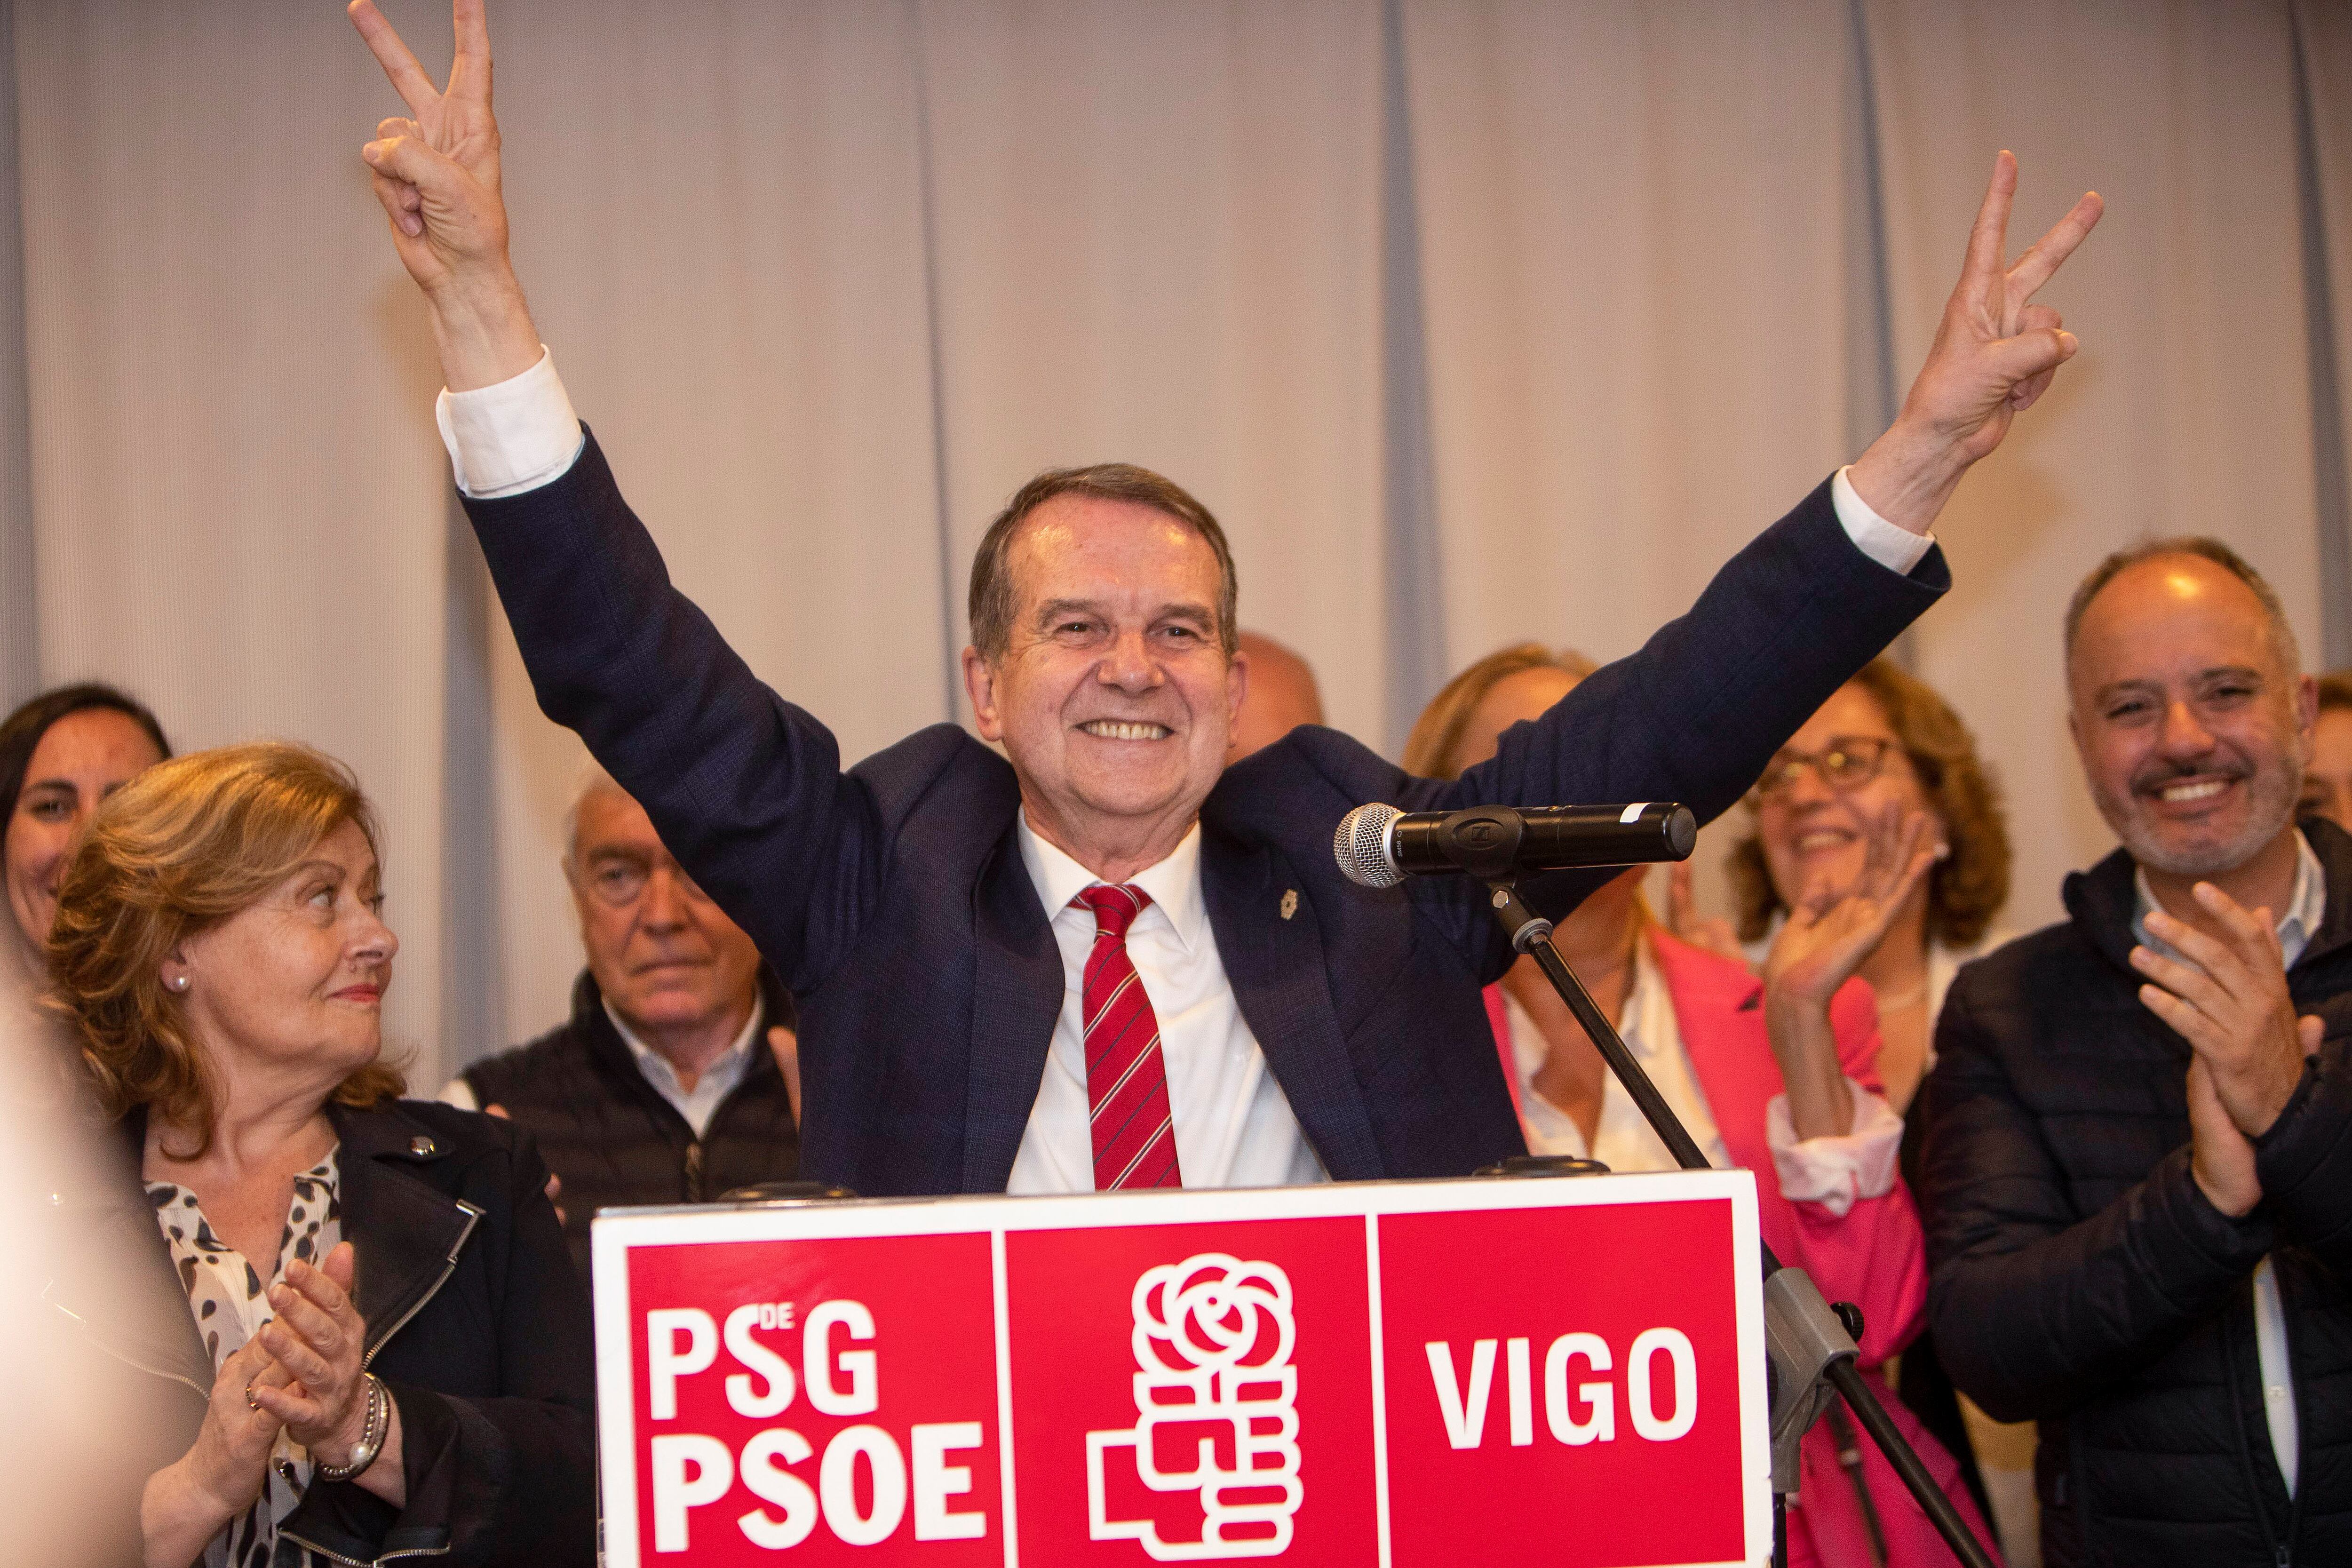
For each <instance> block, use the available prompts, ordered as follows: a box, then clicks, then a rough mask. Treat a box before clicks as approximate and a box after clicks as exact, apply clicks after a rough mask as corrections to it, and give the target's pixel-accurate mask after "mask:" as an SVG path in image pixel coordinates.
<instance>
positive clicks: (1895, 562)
mask: <svg viewBox="0 0 2352 1568" xmlns="http://www.w3.org/2000/svg"><path fill="white" fill-rule="evenodd" d="M469 395H470V394H469ZM443 396H445V397H446V396H447V394H446V393H444V394H443ZM1830 504H1831V505H1832V506H1833V507H1835V508H1837V515H1838V521H1840V522H1842V523H1843V524H1844V525H1845V536H1846V537H1847V538H1848V539H1851V540H1853V547H1854V548H1855V549H1856V550H1859V551H1861V552H1863V553H1864V555H1867V556H1869V557H1870V558H1871V559H1872V560H1873V561H1875V562H1877V563H1879V564H1880V565H1881V566H1884V567H1885V568H1886V569H1887V570H1888V571H1889V572H1894V573H1897V574H1901V575H1903V576H1906V577H1908V576H1909V575H1911V568H1913V567H1914V566H1916V565H1918V564H1919V562H1920V558H1921V557H1923V556H1925V555H1926V554H1927V549H1928V547H1929V546H1930V545H1932V544H1934V543H1935V542H1936V536H1935V535H1934V534H1932V533H1914V532H1912V531H1910V530H1909V529H1907V528H1897V527H1895V525H1894V524H1893V523H1891V522H1889V521H1886V520H1885V518H1883V517H1881V516H1879V515H1878V513H1877V512H1875V511H1874V510H1871V505H1870V503H1869V502H1868V501H1866V500H1863V499H1862V492H1861V491H1859V490H1857V489H1854V488H1853V480H1852V479H1848V478H1846V470H1845V469H1844V468H1840V469H1839V470H1838V471H1837V478H1835V479H1832V480H1831V481H1830Z"/></svg>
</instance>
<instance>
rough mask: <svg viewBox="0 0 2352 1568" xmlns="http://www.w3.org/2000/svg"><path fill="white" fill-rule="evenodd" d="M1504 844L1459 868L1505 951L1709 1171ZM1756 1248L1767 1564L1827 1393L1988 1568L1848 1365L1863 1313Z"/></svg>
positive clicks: (1951, 1540) (1782, 1540)
mask: <svg viewBox="0 0 2352 1568" xmlns="http://www.w3.org/2000/svg"><path fill="white" fill-rule="evenodd" d="M1507 837H1508V838H1509V840H1510V842H1509V843H1508V844H1507V845H1502V844H1497V845H1495V846H1493V847H1491V848H1490V849H1488V850H1487V851H1486V853H1483V854H1478V855H1475V856H1471V855H1465V856H1464V857H1463V858H1464V859H1465V860H1469V859H1474V858H1475V859H1477V860H1480V861H1483V862H1484V864H1480V865H1466V864H1465V866H1464V869H1465V870H1466V871H1468V872H1470V874H1471V875H1473V876H1475V877H1477V878H1478V879H1480V880H1481V881H1483V882H1485V883H1486V886H1487V887H1488V889H1491V890H1492V892H1493V894H1494V910H1495V918H1496V920H1497V921H1500V922H1501V923H1502V927H1503V930H1504V931H1505V932H1506V933H1507V934H1508V936H1509V937H1510V939H1511V946H1512V947H1513V948H1514V949H1515V950H1517V952H1523V953H1526V954H1528V956H1529V957H1531V958H1533V959H1534V960H1535V961H1536V964H1537V966H1538V968H1540V969H1541V970H1542V971H1543V972H1544V977H1545V978H1546V979H1548V980H1549V981H1550V982H1551V984H1552V989H1553V990H1555V991H1557V992H1559V996H1560V1000H1561V1001H1563V1002H1565V1003H1567V1004H1568V1010H1569V1011H1570V1013H1573V1014H1574V1015H1576V1021H1577V1022H1578V1023H1579V1024H1580V1025H1582V1026H1583V1028H1584V1034H1585V1037H1586V1038H1587V1039H1589V1040H1591V1042H1592V1043H1593V1045H1594V1046H1596V1047H1599V1049H1600V1051H1601V1059H1602V1060H1604V1061H1606V1062H1607V1063H1608V1064H1609V1070H1610V1071H1611V1072H1612V1073H1614V1074H1616V1075H1617V1081H1618V1082H1619V1083H1622V1084H1623V1085H1624V1086H1625V1092H1626V1093H1627V1094H1628V1095H1630V1096H1632V1097H1633V1103H1634V1104H1635V1105H1636V1106H1638V1107H1640V1108H1641V1111H1642V1115H1643V1118H1644V1119H1645V1120H1646V1121H1648V1122H1649V1124H1650V1126H1651V1128H1652V1129H1653V1130H1654V1131H1656V1133H1657V1135H1658V1138H1659V1141H1660V1142H1663V1143H1664V1144H1665V1146H1666V1150H1667V1152H1669V1153H1671V1154H1673V1155H1674V1157H1675V1163H1676V1164H1678V1165H1680V1166H1681V1167H1682V1168H1683V1169H1685V1170H1686V1171H1705V1170H1709V1169H1711V1168H1712V1167H1710V1166H1709V1165H1708V1164H1707V1161H1706V1155H1705V1154H1704V1153H1702V1152H1700V1151H1699V1146H1698V1144H1697V1142H1696V1141H1694V1140H1693V1139H1692V1137H1691V1135H1690V1131H1689V1130H1688V1129H1686V1128H1685V1127H1684V1126H1683V1124H1682V1121H1681V1119H1680V1118H1679V1117H1677V1116H1675V1112H1674V1108H1673V1107H1672V1106H1669V1105H1668V1104H1667V1103H1666V1099H1665V1096H1664V1095H1662V1094H1660V1093H1659V1092H1658V1086H1657V1085H1656V1084H1654V1083H1652V1082H1651V1081H1650V1075H1649V1074H1648V1073H1646V1072H1644V1071H1643V1070H1642V1064H1641V1063H1640V1062H1638V1061H1636V1060H1634V1059H1633V1052H1632V1051H1630V1050H1628V1049H1626V1047H1625V1042H1624V1040H1623V1038H1622V1037H1620V1036H1619V1035H1618V1033H1617V1030H1616V1027H1615V1026H1613V1025H1612V1024H1611V1023H1610V1022H1609V1019H1608V1016H1607V1015H1605V1014H1603V1013H1602V1012H1601V1009H1600V1007H1599V1006H1598V1005H1595V1004H1594V1002H1593V1000H1592V997H1591V994H1590V993H1589V992H1587V991H1586V990H1585V989H1584V983H1583V982H1582V981H1580V980H1579V979H1578V978H1577V977H1576V972H1575V971H1574V970H1571V969H1570V968H1569V966H1568V961H1567V960H1566V959H1564V958H1562V957H1560V955H1559V949H1558V948H1556V947H1554V946H1553V945H1552V942H1551V931H1552V924H1551V921H1548V920H1546V919H1544V918H1543V917H1542V916H1541V915H1538V914H1537V913H1536V912H1535V911H1534V910H1531V909H1529V908H1528V906H1527V905H1526V904H1525V903H1524V902H1522V901H1521V900H1520V898H1519V895H1518V889H1517V884H1516V881H1515V879H1514V874H1513V870H1514V868H1513V862H1514V859H1515V858H1516V855H1517V848H1518V846H1517V835H1515V834H1513V835H1507ZM1757 1246H1758V1247H1759V1250H1760V1251H1761V1252H1762V1253H1763V1255H1764V1337H1765V1342H1766V1352H1767V1358H1768V1365H1769V1371H1770V1373H1771V1374H1772V1376H1771V1383H1772V1385H1773V1386H1772V1389H1771V1392H1770V1403H1771V1406H1772V1493H1773V1496H1772V1558H1773V1561H1774V1562H1775V1563H1780V1564H1783V1565H1785V1564H1786V1563H1787V1562H1788V1560H1789V1537H1788V1515H1787V1512H1786V1505H1787V1499H1788V1496H1789V1494H1790V1493H1791V1492H1794V1491H1795V1490H1796V1489H1797V1451H1798V1445H1799V1443H1800V1442H1801V1440H1802V1438H1803V1437H1804V1435H1805V1433H1806V1432H1807V1431H1808V1430H1810V1429H1811V1426H1812V1425H1813V1423H1814V1421H1815V1420H1817V1419H1819V1417H1820V1416H1821V1415H1822V1412H1823V1411H1824V1410H1826V1409H1827V1408H1828V1407H1829V1405H1830V1402H1831V1399H1832V1396H1833V1395H1834V1396H1835V1397H1841V1398H1843V1399H1844V1401H1845V1403H1846V1405H1847V1406H1848V1407H1849V1408H1850V1409H1852V1410H1853V1414H1854V1418H1855V1419H1856V1420H1857V1421H1859V1422H1861V1423H1862V1426H1863V1430H1864V1431H1866V1432H1868V1433H1869V1434H1870V1436H1871V1440H1872V1441H1873V1442H1874V1443H1876V1444H1877V1445H1878V1451H1879V1452H1880V1453H1882V1454H1884V1455H1885V1457H1886V1462H1887V1463H1888V1464H1889V1465H1891V1466H1893V1467H1894V1468H1895V1474H1896V1475H1898V1476H1900V1477H1902V1478H1903V1484H1904V1485H1905V1486H1906V1487H1908V1488H1909V1489H1910V1490H1911V1495H1912V1496H1913V1497H1914V1498H1916V1499H1917V1500H1918V1502H1919V1506H1920V1508H1921V1509H1923V1510H1926V1512H1927V1517H1928V1518H1929V1519H1930V1520H1932V1521H1935V1525H1936V1530H1937V1533H1939V1534H1940V1535H1942V1536H1943V1538H1944V1541H1945V1543H1946V1544H1948V1546H1950V1547H1951V1549H1952V1554H1953V1555H1954V1556H1956V1557H1958V1559H1959V1560H1960V1561H1961V1562H1962V1563H1965V1564H1967V1568H1994V1563H1993V1560H1992V1557H1991V1555H1990V1553H1989V1552H1986V1551H1985V1549H1984V1546H1983V1544H1982V1543H1981V1542H1979V1541H1978V1540H1977V1538H1976V1535H1975V1534H1974V1532H1972V1531H1970V1530H1969V1527H1968V1524H1967V1521H1964V1520H1962V1519H1961V1518H1960V1513H1959V1510H1958V1509H1956V1508H1954V1507H1953V1506H1952V1500H1951V1499H1949V1498H1948V1497H1946V1496H1945V1495H1944V1489H1943V1488H1941V1487H1939V1486H1937V1484H1936V1478H1935V1477H1933V1476H1931V1475H1929V1474H1928V1473H1927V1466H1926V1465H1925V1464H1923V1463H1921V1462H1920V1459H1919V1456H1918V1454H1917V1453H1916V1451H1914V1450H1913V1448H1912V1447H1911V1445H1910V1443H1909V1442H1908V1441H1906V1439H1905V1437H1904V1436H1903V1433H1902V1430H1901V1429H1900V1428H1899V1427H1897V1426H1895V1421H1894V1418H1893V1417H1892V1416H1890V1415H1887V1414H1886V1408H1885V1405H1881V1404H1880V1403H1879V1402H1878V1396H1877V1394H1874V1392H1872V1390H1871V1387H1870V1384H1869V1381H1868V1380H1867V1379H1866V1378H1864V1376H1863V1374H1862V1371H1861V1369H1860V1368H1859V1367H1857V1366H1856V1365H1855V1364H1854V1363H1855V1360H1856V1358H1857V1357H1858V1356H1859V1354H1860V1353H1861V1352H1860V1349H1859V1347H1857V1346H1856V1345H1855V1343H1854V1341H1855V1339H1856V1338H1857V1337H1858V1336H1859V1335H1860V1334H1861V1332H1862V1314H1861V1312H1860V1311H1858V1310H1855V1309H1854V1308H1853V1306H1852V1305H1850V1304H1847V1303H1844V1302H1841V1303H1839V1305H1838V1306H1837V1307H1836V1308H1834V1309H1832V1307H1831V1305H1830V1304H1829V1303H1828V1302H1827V1301H1825V1300H1822V1293H1821V1291H1820V1289H1818V1288H1817V1287H1815V1285H1814V1284H1813V1282H1812V1280H1811V1279H1810V1278H1808V1277H1807V1275H1806V1273H1805V1271H1804V1270H1803V1269H1801V1268H1787V1267H1785V1266H1783V1265H1782V1263H1781V1262H1780V1259H1779V1258H1776V1257H1774V1256H1773V1255H1772V1249H1771V1248H1770V1247H1768V1246H1765V1245H1764V1244H1763V1242H1762V1241H1761V1240H1760V1239H1759V1241H1758V1243H1757Z"/></svg>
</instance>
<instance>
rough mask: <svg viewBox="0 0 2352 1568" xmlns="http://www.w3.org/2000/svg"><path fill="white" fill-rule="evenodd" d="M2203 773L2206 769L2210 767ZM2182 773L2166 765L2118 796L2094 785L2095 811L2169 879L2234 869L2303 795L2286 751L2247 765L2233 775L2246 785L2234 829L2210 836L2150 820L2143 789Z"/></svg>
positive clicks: (2288, 817) (2299, 774) (2289, 817)
mask: <svg viewBox="0 0 2352 1568" xmlns="http://www.w3.org/2000/svg"><path fill="white" fill-rule="evenodd" d="M2206 771H2211V770H2210V769H2208V770H2206ZM2179 776H2182V775H2181V774H2180V773H2177V772H2175V771H2174V770H2171V769H2166V770H2164V772H2163V774H2162V776H2160V777H2158V778H2156V779H2153V780H2140V779H2135V780H2134V781H2133V782H2132V786H2131V788H2130V790H2129V791H2128V792H2127V793H2126V795H2125V796H2124V797H2123V798H2122V799H2120V800H2118V799H2116V796H2115V795H2113V794H2112V793H2110V792H2109V791H2107V790H2106V789H2105V788H2102V787H2099V786H2097V785H2094V786H2093V788H2092V792H2091V793H2092V795H2093V797H2094V798H2095V800H2096V802H2097V804H2098V807H2099V815H2100V816H2104V817H2105V818H2106V819H2107V826H2109V827H2111V828H2113V829H2115V833H2116V837H2118V838H2120V839H2122V840H2123V844H2124V847H2125V848H2126V849H2128V850H2130V851H2131V856H2132V858H2133V859H2135V860H2137V861H2138V862H2139V863H2140V864H2141V865H2143V866H2147V867H2149V868H2153V869H2155V870H2158V871H2162V872H2164V873H2166V874H2168V875H2169V876H2174V877H2219V876H2223V875H2226V874H2227V873H2229V872H2231V871H2234V870H2236V869H2237V868H2239V867H2241V866H2242V865H2244V864H2245V863H2246V862H2247V861H2249V860H2251V859H2252V858H2254V857H2255V855H2257V854H2259V853H2260V852H2261V851H2262V849H2263V847H2264V846H2265V845H2267V844H2269V843H2270V842H2271V840H2273V838H2276V837H2278V835H2279V832H2280V830H2281V829H2283V828H2284V827H2285V826H2287V824H2289V823H2290V822H2292V821H2293V820H2294V808H2295V803H2296V802H2297V801H2299V800H2300V799H2301V798H2302V795H2303V770H2302V768H2301V767H2300V766H2299V765H2296V764H2295V763H2294V757H2293V756H2292V755H2291V754H2290V755H2288V756H2285V757H2282V758H2279V759H2277V760H2276V762H2275V763H2273V765H2271V766H2267V767H2265V766H2263V765H2260V764H2251V765H2249V766H2247V768H2246V769H2245V771H2244V772H2243V773H2240V774H2239V776H2240V777H2241V778H2242V779H2243V780H2244V781H2245V785H2246V815H2245V819H2244V822H2243V824H2242V826H2239V827H2238V828H2237V830H2236V831H2234V832H2231V833H2227V834H2225V835H2223V836H2222V837H2210V836H2209V834H2208V833H2207V831H2206V830H2204V829H2203V828H2201V827H2187V828H2184V827H2179V826H2170V825H2167V824H2163V823H2159V822H2158V821H2156V820H2154V819H2153V818H2151V817H2150V816H2148V814H2147V811H2146V810H2145V808H2144V806H2143V805H2142V792H2143V791H2144V790H2155V789H2161V788H2162V787H2163V786H2164V784H2165V783H2166V782H2167V781H2168V779H2171V778H2174V777H2179Z"/></svg>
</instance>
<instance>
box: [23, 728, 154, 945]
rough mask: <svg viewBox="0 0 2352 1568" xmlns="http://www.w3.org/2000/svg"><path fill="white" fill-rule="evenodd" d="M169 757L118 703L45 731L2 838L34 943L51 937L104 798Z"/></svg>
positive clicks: (26, 935)
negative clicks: (63, 883) (63, 880)
mask: <svg viewBox="0 0 2352 1568" xmlns="http://www.w3.org/2000/svg"><path fill="white" fill-rule="evenodd" d="M162 761H163V753H162V752H159V751H157V750H156V749H155V742H154V741H153V740H152V739H151V738H149V736H148V734H147V731H145V730H143V729H142V728H141V727H140V725H139V722H138V721H137V720H135V719H133V718H131V715H129V714H128V713H123V712H121V711H119V710H115V709H112V708H84V709H82V710H79V711H78V712H73V713H68V714H67V715H66V716H65V717H64V718H62V719H60V720H58V721H57V722H56V723H54V724H52V725H50V726H49V727H48V729H47V731H44V732H43V733H42V735H41V739H40V742H39V743H38V744H37V745H36V746H35V747H34V748H33V755H32V760H31V761H30V763H27V764H26V769H25V785H24V789H23V791H22V792H21V793H20V794H18V795H17V796H16V809H15V810H14V811H12V812H10V813H9V815H8V821H7V823H6V825H5V826H6V837H5V841H0V867H5V870H6V873H7V880H8V911H9V913H10V914H11V915H13V916H14V917H15V919H16V930H17V932H18V933H19V934H20V935H21V936H22V937H23V938H24V940H25V942H26V945H27V946H28V947H33V948H37V947H39V946H40V945H41V944H42V943H43V942H47V940H48V936H49V925H50V923H51V921H54V920H55V919H56V918H57V912H58V877H59V876H60V875H62V874H63V872H64V870H65V865H66V859H67V856H68V852H69V851H70V850H71V849H72V848H73V845H74V839H75V837H76V835H78V834H79V833H80V831H81V829H82V826H83V825H84V824H86V823H87V822H89V818H90V814H91V813H93V812H95V811H96V810H97V809H98V804H99V802H100V801H101V800H103V799H105V798H106V797H107V796H108V795H111V794H113V793H114V792H115V791H116V790H118V789H120V788H121V787H122V785H124V784H127V783H129V782H130V781H131V779H132V778H134V777H136V776H137V775H138V774H139V773H142V772H143V771H145V770H146V769H148V768H151V767H152V766H154V765H155V764H156V763H160V762H162Z"/></svg>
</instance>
